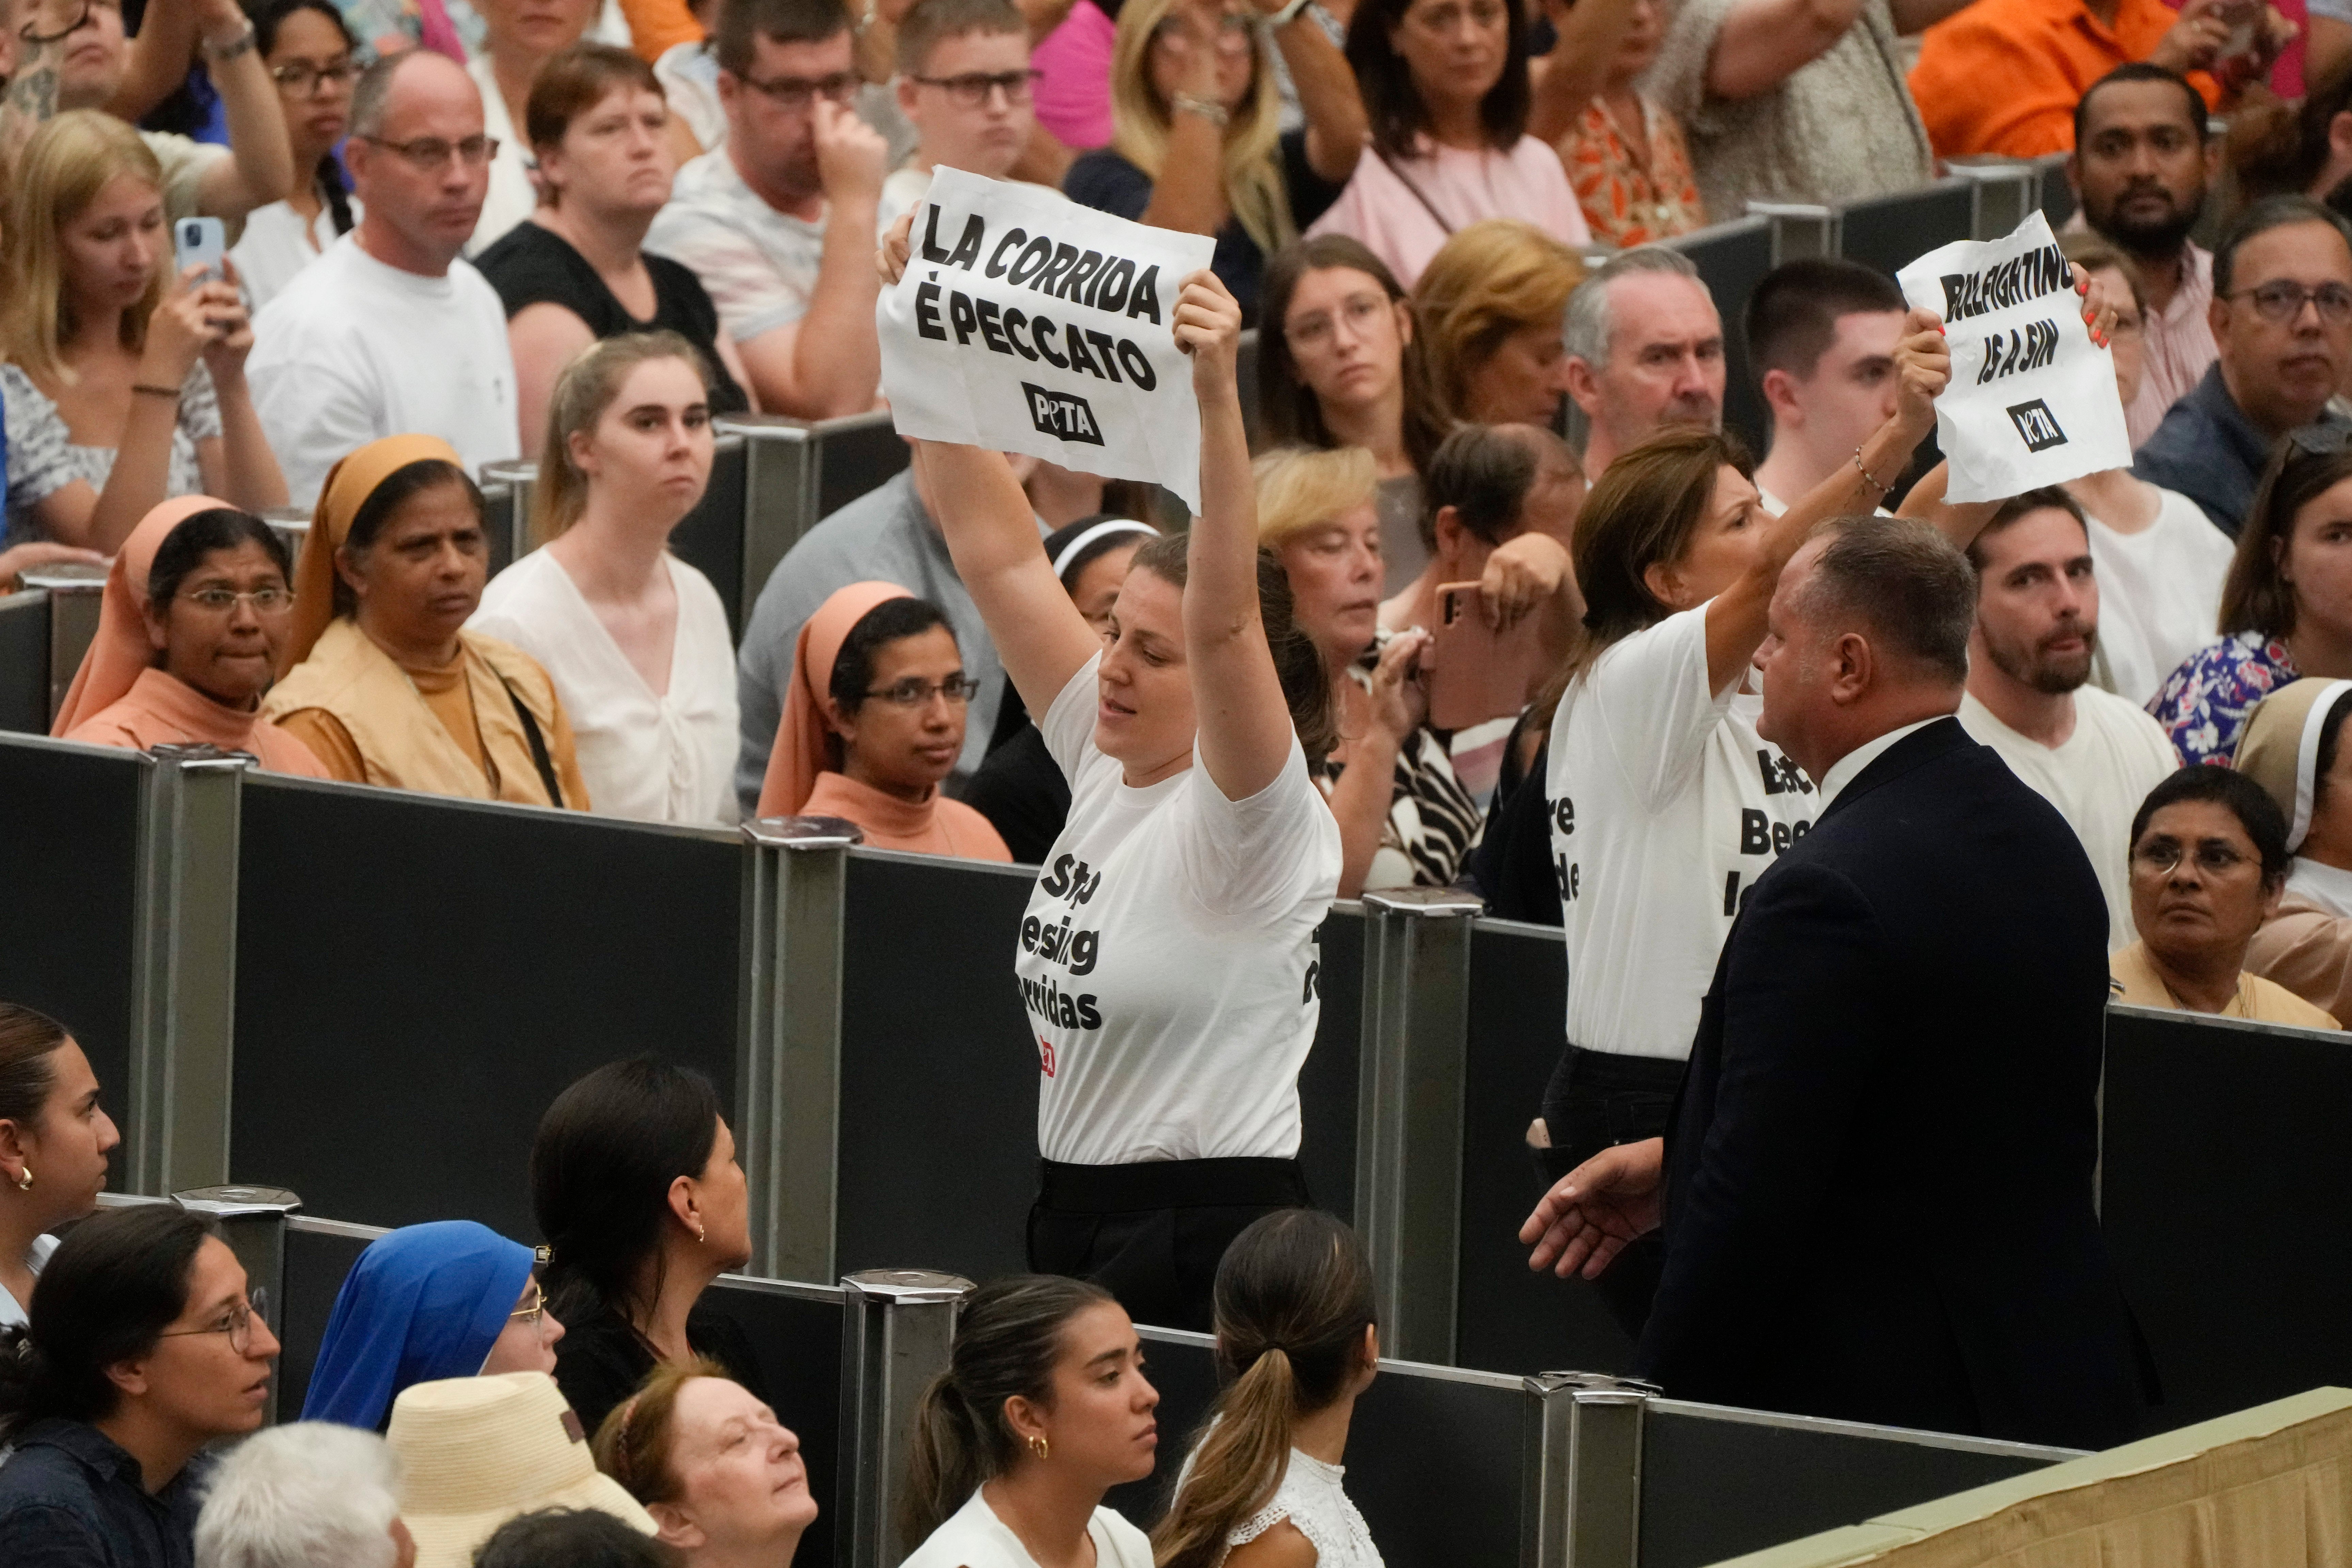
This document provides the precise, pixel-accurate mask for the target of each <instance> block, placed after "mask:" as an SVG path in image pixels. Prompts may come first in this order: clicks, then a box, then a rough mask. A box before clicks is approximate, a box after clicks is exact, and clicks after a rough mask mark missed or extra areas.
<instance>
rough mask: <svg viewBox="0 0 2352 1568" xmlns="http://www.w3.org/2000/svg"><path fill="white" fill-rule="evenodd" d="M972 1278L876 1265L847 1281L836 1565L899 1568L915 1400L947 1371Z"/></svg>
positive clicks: (908, 1547)
mask: <svg viewBox="0 0 2352 1568" xmlns="http://www.w3.org/2000/svg"><path fill="white" fill-rule="evenodd" d="M971 1288H972V1286H971V1280H969V1279H961V1278H959V1277H958V1276H956V1275H953V1274H934V1273H931V1272H930V1271H929V1270H928V1269H921V1268H870V1269H867V1270H866V1271H865V1272H864V1273H860V1274H851V1275H848V1276H845V1278H844V1279H842V1281H841V1310H842V1324H841V1447H840V1458H839V1460H838V1463H839V1466H840V1469H839V1471H838V1474H837V1477H836V1479H835V1499H834V1516H833V1517H834V1521H835V1522H834V1529H835V1531H836V1532H837V1533H836V1534H835V1537H834V1542H835V1545H834V1554H835V1561H836V1562H837V1563H840V1564H841V1565H842V1568H897V1564H898V1562H899V1560H900V1559H901V1558H903V1557H905V1556H906V1555H907V1553H908V1551H909V1550H911V1548H912V1547H913V1545H914V1544H915V1543H914V1542H906V1541H901V1540H900V1539H899V1535H898V1508H899V1503H900V1500H901V1499H902V1498H903V1497H904V1496H905V1493H906V1487H907V1451H908V1438H909V1436H911V1435H912V1433H913V1430H914V1417H915V1402H916V1400H918V1399H919V1398H920V1397H921V1396H922V1392H923V1390H924V1388H925V1387H926V1386H928V1385H929V1383H930V1381H931V1379H932V1378H934V1377H936V1376H938V1375H939V1374H940V1373H942V1372H945V1371H946V1370H947V1365H948V1349H949V1345H950V1342H951V1341H952V1340H953V1339H954V1337H955V1321H956V1310H957V1307H958V1305H959V1304H960V1303H961V1301H962V1300H963V1299H964V1297H966V1296H968V1295H970V1294H971Z"/></svg>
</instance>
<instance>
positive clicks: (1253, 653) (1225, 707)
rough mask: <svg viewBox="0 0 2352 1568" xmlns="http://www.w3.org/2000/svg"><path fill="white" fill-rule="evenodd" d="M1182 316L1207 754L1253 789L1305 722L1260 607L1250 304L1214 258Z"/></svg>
mask: <svg viewBox="0 0 2352 1568" xmlns="http://www.w3.org/2000/svg"><path fill="white" fill-rule="evenodd" d="M1175 324H1176V343H1177V346H1178V347H1180V348H1181V349H1183V350H1184V351H1185V352H1186V353H1190V354H1191V355H1192V395H1193V396H1194V397H1195V398H1196V399H1198V400H1199V402H1200V405H1201V515H1200V516H1199V517H1198V518H1196V519H1194V520H1193V522H1192V535H1191V538H1190V541H1189V543H1188V547H1187V550H1186V553H1185V576H1186V583H1185V587H1184V662H1185V664H1186V665H1187V666H1188V667H1189V668H1190V669H1191V671H1192V707H1193V711H1194V712H1195V713H1196V714H1197V715H1198V716H1199V721H1200V739H1199V745H1200V749H1201V763H1202V766H1204V767H1206V768H1207V769H1208V770H1209V777H1210V779H1211V781H1212V782H1213V783H1214V784H1216V786H1217V789H1218V791H1219V793H1221V794H1222V795H1224V797H1225V798H1226V799H1227V800H1246V799H1248V798H1249V797H1250V796H1252V795H1255V794H1257V793H1258V791H1260V790H1262V789H1264V788H1265V786H1266V785H1268V784H1272V783H1273V782H1274V781H1275V778H1276V775H1277V774H1279V773H1281V772H1282V767H1283V764H1284V763H1286V762H1287V761H1289V759H1290V748H1291V744H1292V742H1293V741H1294V740H1295V739H1296V731H1294V730H1293V729H1292V727H1291V722H1290V705H1289V704H1288V703H1287V702H1286V701H1285V700H1284V699H1283V695H1282V680H1281V678H1280V677H1279V676H1278V675H1276V673H1275V668H1274V654H1273V652H1272V651H1271V650H1270V649H1269V648H1268V647H1266V640H1265V623H1264V622H1263V621H1262V620H1260V619H1259V616H1258V599H1257V494H1256V489H1255V485H1254V484H1253V483H1252V482H1251V479H1250V458H1249V437H1247V436H1246V435H1245V434H1244V431H1243V429H1242V405H1241V395H1240V394H1239V393H1238V392H1237V391H1236V390H1235V388H1234V353H1235V350H1236V348H1237V346H1238V344H1239V342H1240V341H1241V333H1242V308H1241V306H1240V305H1238V304H1236V303H1235V302H1234V297H1233V295H1232V294H1231V293H1229V292H1228V291H1227V290H1226V289H1225V286H1224V285H1223V283H1221V282H1219V281H1218V280H1217V277H1216V274H1214V273H1213V272H1210V271H1207V270H1205V269H1204V270H1202V271H1199V272H1195V273H1193V274H1192V276H1191V277H1189V278H1187V279H1184V289H1183V292H1182V293H1181V294H1180V295H1179V296H1178V297H1177V300H1176V315H1175Z"/></svg>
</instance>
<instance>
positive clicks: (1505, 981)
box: [1454, 920, 1633, 1372]
mask: <svg viewBox="0 0 2352 1568" xmlns="http://www.w3.org/2000/svg"><path fill="white" fill-rule="evenodd" d="M1567 980H1568V958H1567V948H1566V946H1565V944H1564V943H1563V942H1562V940H1561V937H1560V933H1559V931H1557V930H1552V929H1546V928H1544V927H1541V926H1529V925H1521V924H1519V923H1518V922H1517V921H1486V920H1482V921H1478V922H1477V924H1476V926H1475V931H1474V934H1473V935H1472V938H1471V942H1470V1049H1469V1054H1468V1058H1467V1064H1466V1065H1467V1068H1468V1071H1467V1073H1466V1075H1465V1083H1464V1086H1463V1095H1462V1121H1463V1130H1462V1240H1461V1251H1460V1258H1461V1276H1460V1280H1461V1283H1460V1291H1461V1304H1460V1308H1459V1316H1458V1319H1457V1329H1456V1334H1457V1338H1456V1342H1455V1346H1454V1363H1455V1364H1457V1365H1460V1366H1475V1367H1485V1368H1486V1369H1487V1370H1489V1371H1494V1372H1506V1371H1519V1370H1524V1369H1526V1368H1528V1367H1560V1366H1573V1367H1581V1368H1583V1369H1585V1370H1586V1371H1589V1372H1626V1371H1630V1370H1631V1369H1632V1367H1633V1342H1631V1341H1630V1340H1628V1339H1627V1338H1626V1337H1625V1334H1624V1331H1622V1330H1621V1329H1619V1328H1618V1326H1617V1322H1616V1320H1615V1319H1613V1318H1612V1317H1611V1316H1610V1315H1609V1312H1608V1310H1607V1309H1606V1308H1605V1307H1604V1306H1602V1304H1601V1298H1600V1296H1599V1295H1598V1294H1597V1293H1595V1291H1594V1290H1593V1289H1592V1287H1591V1285H1589V1284H1587V1283H1586V1282H1584V1281H1583V1280H1581V1279H1555V1278H1553V1277H1552V1276H1551V1275H1549V1274H1537V1273H1535V1272H1533V1271H1532V1270H1530V1269H1529V1268H1528V1249H1527V1248H1526V1247H1522V1246H1520V1245H1519V1240H1518V1230H1519V1225H1520V1223H1521V1222H1522V1221H1523V1220H1525V1219H1526V1218H1527V1216H1528V1211H1529V1210H1530V1209H1532V1208H1534V1207H1535V1204H1536V1200H1537V1199H1538V1197H1540V1196H1541V1195H1542V1194H1543V1187H1544V1184H1543V1179H1542V1177H1541V1175H1540V1174H1539V1173H1538V1171H1537V1168H1536V1164H1535V1159H1534V1156H1533V1155H1532V1154H1531V1153H1530V1152H1529V1151H1528V1146H1527V1131H1528V1122H1529V1121H1532V1120H1534V1118H1535V1115H1536V1111H1537V1109H1538V1106H1539V1105H1540V1103H1541V1102H1542V1100H1543V1091H1544V1085H1545V1084H1546V1083H1547V1082H1549V1080H1550V1078H1551V1072H1552V1068H1553V1067H1554V1066H1555V1065H1556V1064H1557V1063H1558V1062H1559V1053H1560V1044H1561V1039H1562V1035H1561V1022H1560V1020H1561V1012H1560V1008H1561V1000H1562V998H1563V997H1565V996H1566V995H1567Z"/></svg>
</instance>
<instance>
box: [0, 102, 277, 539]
mask: <svg viewBox="0 0 2352 1568" xmlns="http://www.w3.org/2000/svg"><path fill="white" fill-rule="evenodd" d="M168 227H169V226H168V225H167V224H166V223H165V222H164V217H163V168H162V166H161V165H160V164H158V163H156V161H155V154H154V153H152V152H150V151H149V150H148V148H147V145H146V143H145V142H142V141H141V140H140V137H139V132H136V131H134V130H132V129H131V127H130V126H128V125H126V124H124V123H123V122H122V121H120V120H116V119H114V118H113V117H112V116H110V115H107V114H101V113H100V112H98V111H97V110H69V111H68V112H67V113H64V114H60V115H58V116H57V117H56V118H55V119H53V120H51V121H48V122H47V123H46V124H44V125H43V126H42V127H41V128H40V129H39V130H38V131H37V132H34V133H33V137H32V139H31V140H30V141H29V142H26V144H25V150H24V152H23V153H22V154H21V155H20V156H19V158H18V160H17V163H16V185H15V188H14V189H13V190H12V191H10V193H9V203H8V216H7V221H6V225H5V231H6V233H5V255H6V260H7V276H8V277H9V279H11V284H12V286H11V288H10V289H9V291H8V299H7V302H6V306H5V323H6V336H7V349H8V363H5V364H0V400H5V404H6V430H7V481H8V482H7V492H8V503H7V506H8V534H9V537H10V538H11V539H12V540H16V541H21V540H24V539H28V538H36V537H43V536H46V537H47V538H50V539H55V540H58V541H59V542H64V543H67V544H76V545H87V546H89V547H90V548H92V549H95V550H100V551H112V550H113V549H115V548H116V547H117V546H118V545H120V544H121V542H123V540H124V539H126V538H128V537H129V536H130V533H131V529H133V528H134V527H136V526H137V525H138V522H139V520H140V519H141V518H142V517H144V516H146V514H147V513H148V512H149V511H150V510H153V509H154V508H155V507H156V506H157V505H159V504H161V503H162V502H163V500H166V499H168V498H170V497H173V496H183V495H196V494H212V495H216V496H218V497H220V498H221V499H223V500H226V501H227V502H228V503H229V504H231V505H232V506H236V507H239V508H242V509H244V510H247V511H260V510H264V509H266V508H268V507H273V506H283V505H285V504H286V481H285V479H283V478H282V477H281V476H280V475H279V473H278V460H277V458H274V457H272V456H271V455H270V451H269V443H268V440H267V439H266V438H265V437H263V435H262V432H261V421H260V419H259V418H258V417H257V416H256V415H255V413H254V411H253V400H252V398H251V397H250V396H249V395H247V391H246V384H245V356H246V353H247V351H248V350H250V349H251V348H252V346H253V327H252V323H251V321H250V320H249V319H248V318H247V314H246V310H245V304H244V301H243V300H240V299H239V298H238V297H237V291H236V267H235V265H234V264H233V263H229V262H226V261H224V262H223V264H222V265H223V270H224V278H223V279H220V280H215V281H209V282H206V281H198V282H194V283H191V282H186V281H183V280H177V279H173V276H172V273H171V264H172V261H171V258H172V240H171V236H170V234H169V232H168Z"/></svg>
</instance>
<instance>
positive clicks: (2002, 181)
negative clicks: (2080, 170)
mask: <svg viewBox="0 0 2352 1568" xmlns="http://www.w3.org/2000/svg"><path fill="white" fill-rule="evenodd" d="M1946 167H1947V168H1948V170H1949V171H1950V172H1951V173H1952V174H1957V175H1958V176H1959V177H1960V178H1962V179H1964V180H1967V181H1969V183H1970V184H1974V185H1975V186H1976V188H1977V203H1976V205H1977V221H1976V234H1975V237H1976V238H1978V239H2002V238H2006V237H2008V235H2009V234H2010V232H2011V230H2013V229H2015V228H2016V227H2017V226H2018V225H2019V224H2021V223H2023V222H2024V221H2025V215H2026V214H2028V213H2030V212H2032V211H2033V210H2034V209H2035V208H2036V207H2038V206H2040V205H2042V181H2041V178H2040V176H2039V175H2038V174H2036V173H2035V171H2034V169H2033V167H2032V164H2029V163H2010V162H2008V161H2006V160H2000V161H1994V162H1989V163H1949V164H1947V165H1946ZM2062 177H2063V176H2062Z"/></svg>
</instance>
